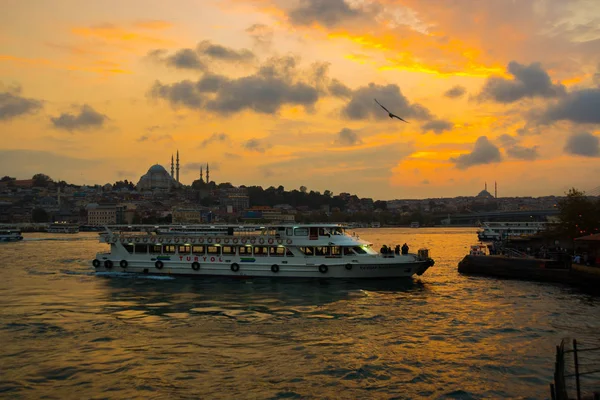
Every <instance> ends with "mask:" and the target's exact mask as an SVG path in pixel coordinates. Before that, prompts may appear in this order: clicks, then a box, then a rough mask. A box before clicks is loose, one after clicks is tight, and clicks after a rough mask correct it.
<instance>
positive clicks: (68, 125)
mask: <svg viewBox="0 0 600 400" xmlns="http://www.w3.org/2000/svg"><path fill="white" fill-rule="evenodd" d="M50 120H51V121H52V125H54V127H55V128H57V129H64V130H67V131H74V130H80V129H82V130H83V129H92V128H101V127H102V126H103V125H104V122H106V120H108V117H107V116H106V115H104V114H100V113H99V112H97V111H96V110H94V109H93V108H92V107H91V106H88V105H87V104H84V105H82V106H81V109H80V111H79V114H70V113H62V114H60V115H59V116H58V117H51V118H50Z"/></svg>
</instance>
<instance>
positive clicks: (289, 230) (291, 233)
mask: <svg viewBox="0 0 600 400" xmlns="http://www.w3.org/2000/svg"><path fill="white" fill-rule="evenodd" d="M293 232H294V229H293V228H287V229H286V230H285V234H286V235H287V236H292V235H293V234H294V233H293Z"/></svg>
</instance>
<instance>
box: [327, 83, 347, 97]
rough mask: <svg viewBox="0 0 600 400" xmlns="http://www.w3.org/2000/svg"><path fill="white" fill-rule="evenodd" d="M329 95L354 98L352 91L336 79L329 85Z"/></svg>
mask: <svg viewBox="0 0 600 400" xmlns="http://www.w3.org/2000/svg"><path fill="white" fill-rule="evenodd" d="M329 93H331V95H332V96H335V97H342V98H348V97H351V96H352V89H350V88H349V87H348V86H346V85H344V84H343V83H342V82H340V81H339V80H337V79H335V78H334V79H332V80H331V83H330V84H329Z"/></svg>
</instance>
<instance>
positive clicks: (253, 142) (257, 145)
mask: <svg viewBox="0 0 600 400" xmlns="http://www.w3.org/2000/svg"><path fill="white" fill-rule="evenodd" d="M243 146H244V148H245V149H246V150H250V151H256V152H258V153H264V152H265V150H267V148H268V147H269V146H266V145H264V144H263V143H261V141H260V140H258V139H254V138H252V139H250V140H248V141H247V142H246V143H244V144H243Z"/></svg>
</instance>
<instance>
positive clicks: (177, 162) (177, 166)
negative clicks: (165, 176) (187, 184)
mask: <svg viewBox="0 0 600 400" xmlns="http://www.w3.org/2000/svg"><path fill="white" fill-rule="evenodd" d="M177 183H179V150H177Z"/></svg>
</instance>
